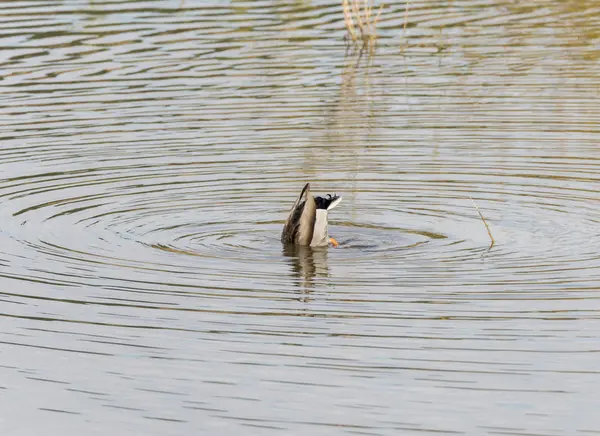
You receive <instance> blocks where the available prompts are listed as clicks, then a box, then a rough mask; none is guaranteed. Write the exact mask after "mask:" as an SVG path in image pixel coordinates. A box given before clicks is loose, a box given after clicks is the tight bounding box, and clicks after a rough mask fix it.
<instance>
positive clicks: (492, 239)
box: [469, 196, 496, 249]
mask: <svg viewBox="0 0 600 436" xmlns="http://www.w3.org/2000/svg"><path fill="white" fill-rule="evenodd" d="M469 198H470V199H471V201H472V202H473V206H475V209H477V213H478V214H479V216H480V217H481V221H483V224H484V225H485V228H486V230H487V232H488V235H489V236H490V240H491V241H492V243H491V244H490V249H491V248H492V247H493V246H494V244H495V243H496V241H495V240H494V237H493V236H492V231H491V230H490V226H488V223H487V221H486V220H485V218H484V217H483V214H482V213H481V211H480V210H479V206H477V203H475V200H473V197H470V196H469Z"/></svg>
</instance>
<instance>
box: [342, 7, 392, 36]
mask: <svg viewBox="0 0 600 436" xmlns="http://www.w3.org/2000/svg"><path fill="white" fill-rule="evenodd" d="M373 2H374V0H342V9H343V11H344V23H345V24H346V30H347V31H348V38H349V39H351V40H352V41H353V42H355V43H359V42H362V44H363V45H367V44H368V45H371V44H373V43H374V42H375V40H376V39H377V22H378V21H379V17H380V16H381V11H382V10H383V5H381V6H380V7H379V10H378V11H377V15H373V6H374V4H373Z"/></svg>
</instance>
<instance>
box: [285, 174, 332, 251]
mask: <svg viewBox="0 0 600 436" xmlns="http://www.w3.org/2000/svg"><path fill="white" fill-rule="evenodd" d="M341 201H342V197H341V196H338V195H335V194H334V195H333V196H332V195H331V194H327V196H326V197H313V196H312V195H311V194H310V183H307V184H306V185H304V188H303V189H302V192H301V193H300V196H299V197H298V199H297V200H296V202H295V203H294V206H293V207H292V210H291V211H290V215H289V216H288V218H287V220H286V221H285V225H284V226H283V231H282V232H281V242H283V243H284V244H296V245H310V246H311V247H325V246H327V245H328V244H329V243H330V242H331V244H332V245H333V246H334V247H337V246H338V243H337V241H336V240H335V239H334V238H330V237H329V234H328V232H327V212H328V211H330V210H331V209H333V208H334V207H336V206H337V205H338V204H340V202H341Z"/></svg>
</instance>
